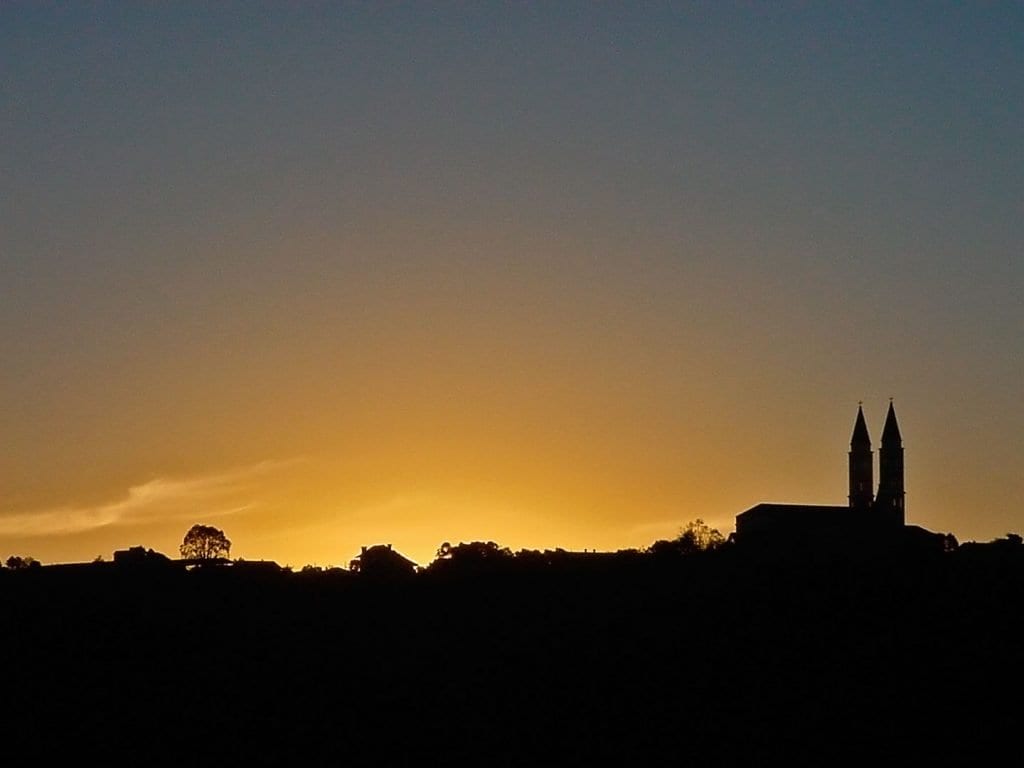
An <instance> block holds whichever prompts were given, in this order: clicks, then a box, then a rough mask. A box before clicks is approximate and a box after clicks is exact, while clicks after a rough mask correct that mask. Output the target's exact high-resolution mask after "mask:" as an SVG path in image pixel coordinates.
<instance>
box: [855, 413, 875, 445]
mask: <svg viewBox="0 0 1024 768" xmlns="http://www.w3.org/2000/svg"><path fill="white" fill-rule="evenodd" d="M850 447H856V448H862V447H863V448H871V436H870V435H869V434H868V425H867V423H866V422H865V421H864V409H863V408H862V407H861V406H857V421H856V423H855V424H854V425H853V437H851V438H850Z"/></svg>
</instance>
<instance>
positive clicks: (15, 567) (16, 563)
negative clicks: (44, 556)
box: [7, 555, 39, 571]
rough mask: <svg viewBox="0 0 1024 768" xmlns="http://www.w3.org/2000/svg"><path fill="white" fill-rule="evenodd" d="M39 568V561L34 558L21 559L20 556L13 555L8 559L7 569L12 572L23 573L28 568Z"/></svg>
mask: <svg viewBox="0 0 1024 768" xmlns="http://www.w3.org/2000/svg"><path fill="white" fill-rule="evenodd" d="M38 566H39V561H38V560H36V559H35V558H34V557H19V556H18V555H11V556H10V557H8V558H7V567H8V568H10V569H11V570H12V571H22V570H25V569H26V568H35V567H38Z"/></svg>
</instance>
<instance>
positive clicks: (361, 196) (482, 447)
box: [0, 2, 1024, 565]
mask: <svg viewBox="0 0 1024 768" xmlns="http://www.w3.org/2000/svg"><path fill="white" fill-rule="evenodd" d="M1022 35H1024V9H1022V8H1021V6H1020V5H1018V4H1002V5H996V6H986V7H976V6H973V5H971V6H965V5H963V4H954V3H938V4H930V5H928V6H927V7H924V6H921V7H919V6H907V5H900V6H898V7H893V6H892V4H886V3H874V2H868V3H858V4H856V5H851V4H848V3H823V4H815V5H814V6H813V7H810V8H805V7H796V6H772V7H753V8H751V7H747V6H740V5H731V4H727V3H707V4H700V5H685V6H674V5H659V6H650V5H643V6H637V7H633V6H628V7H623V6H601V5H594V4H589V3H587V4H575V3H567V4H566V3H559V4H551V5H545V6H539V7H520V6H517V5H509V4H499V3H489V2H483V3H476V4H473V5H472V6H470V7H465V6H447V5H421V4H416V5H405V6H386V7H385V6H380V5H379V4H368V5H356V4H348V3H332V4H326V5H323V4H312V5H306V4H302V5H300V6H298V7H294V6H286V5H277V4H249V3H245V4H234V3H216V4H211V3H192V2H185V3H174V4H171V5H166V6H161V7H153V6H148V5H147V6H136V5H134V4H129V3H121V4H117V3H89V4H66V5H39V4H35V3H20V2H15V3H4V4H2V6H0V72H2V73H3V74H2V76H0V134H2V136H3V142H2V146H0V177H2V179H3V190H2V191H3V194H0V232H2V233H3V237H2V242H0V360H2V362H3V365H2V370H0V414H2V416H0V440H2V445H3V449H2V450H0V553H7V554H12V553H22V554H28V555H32V556H34V557H36V558H39V559H40V560H42V561H44V562H56V561H88V560H91V559H92V558H93V557H95V556H96V555H98V554H105V555H109V553H110V552H112V551H114V550H115V549H121V548H123V547H126V546H132V545H136V544H143V545H144V546H146V547H152V548H153V549H155V550H157V551H161V552H169V553H172V554H173V553H174V552H175V551H176V550H177V548H178V546H179V544H180V543H181V537H182V533H183V532H184V531H185V530H186V529H187V528H188V526H190V525H192V524H194V523H196V522H202V523H204V524H209V525H213V526H216V527H218V528H220V529H223V530H225V531H227V532H228V534H229V535H230V536H231V539H232V540H233V541H234V542H235V545H234V548H233V549H232V554H233V555H237V556H240V557H245V558H248V559H253V560H256V559H261V558H266V559H274V560H277V561H279V562H283V563H292V564H295V565H299V564H304V563H318V564H328V563H342V562H346V561H347V559H348V558H351V557H353V556H355V554H356V553H358V552H360V547H361V546H363V545H374V544H379V543H392V544H393V546H394V547H395V548H396V549H397V550H398V551H400V552H402V553H405V554H406V555H408V556H409V557H410V558H412V559H413V560H415V561H417V562H424V561H427V560H429V558H430V557H431V556H432V554H433V552H434V551H435V549H436V547H437V546H438V544H439V543H440V541H442V540H445V539H447V540H450V541H453V542H457V541H467V542H468V541H495V542H499V543H500V544H501V545H502V546H508V547H510V548H512V549H514V550H520V549H545V548H553V547H565V548H569V549H575V550H582V549H599V550H614V549H618V548H621V547H643V546H647V545H648V544H649V543H650V542H652V541H656V540H659V539H664V538H668V537H671V536H673V535H674V534H675V533H676V532H677V530H678V528H679V526H680V525H682V524H685V523H686V521H688V520H693V519H696V518H700V519H703V520H705V521H707V522H708V523H709V524H710V525H712V526H714V527H716V528H718V529H719V530H722V531H723V532H728V531H730V530H731V528H732V524H733V519H734V516H735V515H736V513H737V511H739V510H742V509H745V508H747V507H749V505H750V504H751V503H753V502H754V501H755V500H757V499H784V500H788V501H790V502H792V503H794V504H823V505H839V506H841V505H844V504H846V503H847V498H846V497H847V489H846V488H845V487H844V484H843V483H841V482H840V483H837V482H836V478H837V476H841V474H842V468H843V466H844V465H845V464H846V463H847V462H848V458H847V456H846V453H847V451H846V446H845V444H844V443H845V441H846V440H847V438H848V436H849V414H850V413H851V412H852V411H853V408H854V407H855V405H856V403H857V402H858V401H860V400H863V401H864V402H865V403H866V405H865V408H866V410H867V411H868V416H869V421H870V422H871V424H872V425H874V424H875V422H874V421H873V419H875V418H876V417H877V416H879V415H880V411H877V410H876V409H877V408H879V407H880V406H881V405H882V404H884V403H886V402H888V398H890V397H894V398H895V400H896V403H897V407H898V409H899V412H900V420H901V424H902V425H903V426H904V427H907V428H908V429H909V432H908V436H909V435H910V434H912V436H913V437H912V439H910V440H909V442H908V446H907V449H908V456H912V457H913V458H912V461H908V464H907V466H906V487H907V499H908V501H907V510H908V511H909V518H910V519H909V520H908V522H912V523H914V524H918V525H921V526H924V527H925V528H927V529H929V530H934V531H949V532H953V533H954V534H955V535H956V536H957V537H958V538H959V539H960V540H961V541H966V540H971V539H976V540H980V541H986V540H990V539H993V538H995V537H999V536H1003V535H1005V533H1006V532H1007V531H1018V530H1021V529H1022V528H1024V504H1022V500H1024V475H1022V473H1021V472H1020V471H1019V463H1020V457H1021V436H1022V435H1024V411H1022V409H1021V408H1020V405H1019V402H1018V399H1019V391H1020V381H1021V380H1024V369H1022V361H1024V350H1022V346H1021V345H1022V337H1021V334H1020V329H1021V328H1022V327H1024V302H1021V300H1020V297H1021V295H1024V260H1022V259H1021V258H1020V250H1021V243H1024V217H1022V216H1021V199H1022V198H1021V184H1020V179H1022V178H1024V147H1022V142H1024V138H1022V131H1021V126H1022V125H1024V74H1022V73H1024V67H1021V66H1020V52H1021V50H1024V38H1022ZM875 480H877V478H872V483H874V481H875Z"/></svg>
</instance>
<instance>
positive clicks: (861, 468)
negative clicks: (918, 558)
mask: <svg viewBox="0 0 1024 768" xmlns="http://www.w3.org/2000/svg"><path fill="white" fill-rule="evenodd" d="M847 498H848V504H847V505H846V506H838V505H835V506H832V505H818V504H813V505H812V504H758V505H756V506H754V507H751V508H750V509H748V510H746V511H744V512H741V513H740V514H739V515H737V516H736V542H737V544H743V545H748V546H749V545H757V544H761V545H770V546H772V547H775V548H778V547H785V548H793V547H813V548H819V549H820V548H825V549H834V548H842V549H846V548H850V547H862V546H864V545H870V544H881V543H886V542H893V541H905V540H908V533H910V534H911V536H910V537H909V538H915V539H921V535H922V534H924V535H927V536H928V537H931V536H940V537H941V534H931V533H930V532H928V531H925V530H924V529H921V528H917V527H916V526H907V525H906V492H905V489H904V479H903V438H902V436H901V435H900V428H899V424H898V423H897V421H896V410H895V408H894V407H893V404H892V402H890V403H889V411H888V413H887V414H886V417H885V425H884V426H883V427H882V442H881V446H880V448H879V451H878V490H877V493H876V492H875V488H874V452H873V451H872V448H871V436H870V435H869V434H868V426H867V422H866V421H865V420H864V409H863V407H858V408H857V418H856V420H855V422H854V425H853V436H852V437H851V438H850V454H849V495H848V497H847ZM911 529H913V530H912V531H911Z"/></svg>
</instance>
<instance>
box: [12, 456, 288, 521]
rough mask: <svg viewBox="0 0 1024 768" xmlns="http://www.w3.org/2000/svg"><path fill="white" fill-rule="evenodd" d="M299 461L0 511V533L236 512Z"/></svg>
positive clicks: (157, 480) (162, 480) (163, 480)
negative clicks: (260, 485)
mask: <svg viewBox="0 0 1024 768" xmlns="http://www.w3.org/2000/svg"><path fill="white" fill-rule="evenodd" d="M296 461H299V459H288V460H284V461H261V462H259V463H257V464H251V465H249V466H246V467H236V468H234V469H230V470H228V471H226V472H220V473H217V474H210V475H201V476H197V477H187V478H162V477H158V478H155V479H153V480H149V481H147V482H144V483H141V484H139V485H133V486H131V487H130V488H128V489H127V491H126V492H125V494H124V495H123V496H122V497H121V498H119V499H117V500H115V501H110V502H106V503H103V504H97V505H93V506H70V505H69V506H63V507H51V508H48V509H39V510H30V511H26V512H18V513H14V514H7V515H0V536H12V537H30V536H64V535H69V534H74V533H82V532H84V531H90V530H94V529H97V528H105V527H109V526H127V525H143V524H146V523H152V522H156V521H164V520H178V519H182V518H193V517H195V516H196V515H201V516H202V517H203V518H204V519H208V518H215V517H222V516H225V515H232V514H236V513H238V512H243V511H245V510H246V509H249V508H251V507H252V505H253V502H252V501H251V500H248V499H245V497H246V495H247V494H249V492H251V491H252V490H253V489H254V487H255V486H256V484H257V482H258V481H259V480H260V479H261V478H262V477H264V476H266V475H268V474H270V473H271V472H273V471H275V470H277V469H280V468H281V467H284V466H286V465H289V464H293V463H295V462H296Z"/></svg>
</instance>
